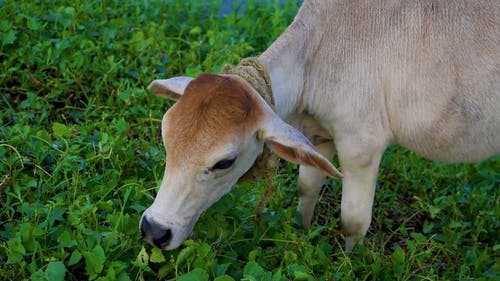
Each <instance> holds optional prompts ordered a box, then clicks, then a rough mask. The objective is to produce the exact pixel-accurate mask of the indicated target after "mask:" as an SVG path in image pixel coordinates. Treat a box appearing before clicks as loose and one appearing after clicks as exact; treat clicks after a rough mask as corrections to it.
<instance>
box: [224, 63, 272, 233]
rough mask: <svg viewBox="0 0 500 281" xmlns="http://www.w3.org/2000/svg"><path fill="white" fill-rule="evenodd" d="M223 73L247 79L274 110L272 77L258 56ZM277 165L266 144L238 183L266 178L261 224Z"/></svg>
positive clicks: (258, 217)
mask: <svg viewBox="0 0 500 281" xmlns="http://www.w3.org/2000/svg"><path fill="white" fill-rule="evenodd" d="M222 73H224V74H234V75H238V76H240V77H241V78H243V79H245V80H246V81H247V82H248V83H249V84H250V85H251V86H252V87H253V88H254V89H255V90H256V91H257V92H258V93H259V94H260V95H261V96H262V98H264V100H265V101H266V102H267V103H268V104H269V106H270V107H271V108H272V109H273V110H274V98H273V90H272V88H271V78H270V77H269V73H268V72H267V70H266V68H265V67H264V66H263V65H262V64H261V63H260V62H259V60H258V59H257V58H256V57H250V58H245V59H242V60H241V61H240V63H239V64H238V66H236V67H235V68H231V66H229V65H227V64H226V65H224V67H223V68H222ZM277 167H278V157H277V156H276V155H275V154H273V153H272V152H271V150H270V149H269V148H268V147H267V146H264V149H263V150H262V154H261V155H259V157H257V159H256V160H255V162H254V164H253V166H252V167H251V168H250V170H248V171H247V172H246V173H245V174H244V175H243V176H242V177H241V178H240V179H239V180H238V183H242V182H248V181H256V180H260V179H262V178H264V180H265V185H266V192H265V194H264V195H263V196H262V198H261V200H260V202H259V204H258V205H257V208H256V209H255V217H256V220H257V223H258V224H259V225H262V214H263V212H264V208H265V206H266V205H267V203H268V202H269V200H270V199H271V197H272V196H273V195H274V193H275V192H276V188H275V187H274V185H273V175H274V173H275V171H276V168H277Z"/></svg>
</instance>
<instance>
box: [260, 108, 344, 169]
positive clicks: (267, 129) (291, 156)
mask: <svg viewBox="0 0 500 281" xmlns="http://www.w3.org/2000/svg"><path fill="white" fill-rule="evenodd" d="M258 136H259V138H260V139H261V140H263V141H264V142H265V143H266V144H267V146H268V147H269V148H270V149H271V150H272V151H273V152H274V153H276V154H277V155H278V156H279V157H281V158H283V159H285V160H288V161H290V162H293V163H297V164H300V165H307V166H313V167H316V168H318V169H320V170H322V171H323V172H325V173H326V174H327V175H328V176H330V177H332V178H335V179H340V178H342V177H343V175H342V173H341V172H339V171H338V170H337V168H335V167H334V166H333V165H332V163H331V162H330V161H329V160H328V159H326V158H325V157H323V156H322V155H321V154H320V153H319V152H317V151H316V150H315V149H314V146H313V145H312V144H311V142H310V141H309V140H308V139H307V138H306V137H305V136H304V135H303V134H302V133H301V132H299V131H298V130H297V129H295V128H294V127H292V126H290V125H288V124H286V123H285V122H283V121H282V120H281V119H279V118H277V117H275V118H273V120H272V121H270V122H267V124H266V125H265V126H264V128H262V129H261V130H260V131H259V133H258Z"/></svg>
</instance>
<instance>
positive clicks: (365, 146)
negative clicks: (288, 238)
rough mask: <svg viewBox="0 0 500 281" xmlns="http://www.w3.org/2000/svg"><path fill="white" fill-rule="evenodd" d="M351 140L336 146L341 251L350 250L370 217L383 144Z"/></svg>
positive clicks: (360, 237) (361, 234)
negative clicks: (339, 183) (344, 238)
mask: <svg viewBox="0 0 500 281" xmlns="http://www.w3.org/2000/svg"><path fill="white" fill-rule="evenodd" d="M374 143H376V142H375V141H373V140H372V142H371V143H370V142H359V139H357V140H356V139H351V140H349V141H346V142H343V143H341V144H340V145H338V146H337V150H338V155H339V161H340V166H341V168H342V173H343V174H344V177H343V179H342V202H341V207H340V208H341V209H340V210H341V221H342V231H343V233H344V235H345V237H346V241H345V250H346V251H348V252H350V251H352V249H353V248H354V246H355V244H356V242H358V241H359V242H362V241H361V239H362V238H363V237H364V236H365V235H366V232H367V231H368V227H369V226H370V223H371V218H372V206H373V199H374V196H375V186H376V181H377V174H378V168H379V164H380V159H381V158H382V154H383V152H384V150H385V145H380V146H377V145H374Z"/></svg>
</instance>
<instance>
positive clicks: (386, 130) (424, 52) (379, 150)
mask: <svg viewBox="0 0 500 281" xmlns="http://www.w3.org/2000/svg"><path fill="white" fill-rule="evenodd" d="M259 60H260V61H261V62H262V64H263V65H264V66H265V67H266V68H267V70H268V71H269V74H270V77H271V80H272V87H273V93H274V99H275V112H276V114H277V115H278V116H279V117H280V118H281V119H282V120H284V121H285V122H288V123H289V124H291V125H293V126H294V127H296V128H298V129H299V130H300V131H302V133H304V134H305V136H306V137H307V138H309V139H310V140H311V141H312V142H313V145H315V146H316V149H317V150H318V151H319V154H321V155H323V157H328V158H331V155H332V152H333V151H334V149H336V150H337V152H338V155H339V160H340V165H341V168H342V171H343V174H344V177H343V179H342V184H343V188H342V205H341V211H342V224H343V228H344V232H345V233H346V236H347V240H346V249H347V250H351V249H352V247H353V246H354V241H355V240H358V238H359V237H363V236H364V235H365V234H366V231H367V229H368V227H369V225H370V221H371V211H372V205H373V199H374V193H375V183H376V179H377V173H378V166H379V163H380V159H381V157H382V154H383V152H384V150H385V148H386V147H387V146H388V145H389V144H391V143H399V144H401V145H403V146H405V147H407V148H409V149H411V150H413V151H415V152H416V153H419V154H420V155H422V156H425V157H427V158H430V159H434V160H441V161H449V162H468V161H476V160H480V159H484V158H486V157H488V156H491V155H494V154H496V153H499V151H500V110H499V109H500V5H499V3H498V0H492V1H468V0H463V1H458V0H457V1H437V2H436V1H384V0H379V1H350V0H343V1H322V0H321V1H320V0H310V1H307V0H306V1H304V3H303V5H302V7H301V9H300V11H299V13H298V15H297V17H296V18H295V20H294V22H293V23H292V24H291V25H290V27H288V29H287V30H286V31H285V32H284V33H283V34H282V35H281V36H280V37H279V38H278V39H277V40H276V41H275V42H274V43H273V44H272V45H271V46H270V47H269V48H268V49H267V50H266V51H265V52H264V53H263V54H262V55H261V56H260V57H259ZM166 87H167V88H168V85H167V86H166ZM175 87H177V86H174V88H175ZM267 120H268V121H272V120H273V119H272V118H271V119H269V118H268V119H267ZM273 122H274V121H273ZM273 124H276V123H273ZM273 124H268V126H269V125H272V126H274V125H273ZM272 126H271V127H272ZM274 127H275V128H276V130H278V129H280V128H282V127H283V126H274ZM214 137H216V136H214ZM247 137H249V138H251V137H252V136H247ZM315 140H317V141H315ZM259 145H261V144H259ZM308 145H309V147H311V146H310V144H308ZM259 147H260V146H259ZM252 151H253V153H255V152H256V151H257V149H252ZM252 159H254V157H248V158H247V160H246V161H250V160H252ZM245 163H246V162H245ZM247 166H248V167H249V165H248V163H246V164H245V167H247ZM240 172H241V171H240ZM193 173H194V172H193V171H191V170H183V171H178V172H177V173H175V176H176V177H182V178H183V180H184V181H188V180H189V181H194V179H196V178H197V177H196V174H193ZM167 174H168V176H167V177H173V176H174V175H173V174H174V172H172V171H168V169H167ZM237 174H238V173H233V174H232V175H233V176H232V178H231V180H230V181H228V182H226V183H225V184H224V187H223V188H220V192H219V191H217V194H215V195H212V196H209V194H205V193H204V192H203V191H197V192H195V193H196V196H193V197H190V196H187V195H182V194H181V197H182V198H184V200H183V201H182V202H181V203H178V202H177V203H176V202H172V201H173V199H172V198H174V197H179V195H178V194H167V192H166V191H164V190H165V189H166V188H165V186H166V185H171V184H172V185H184V186H190V188H194V187H195V186H198V185H199V184H200V182H192V183H190V184H187V183H166V181H168V179H167V180H164V183H162V188H161V189H160V193H159V195H158V197H157V198H156V200H155V203H154V204H153V206H152V207H151V209H152V210H153V211H154V213H157V214H158V215H157V216H158V217H161V216H164V217H169V218H171V219H172V218H174V217H176V219H179V218H178V217H179V216H181V213H180V211H178V210H179V208H181V206H187V207H182V209H183V210H184V211H183V212H187V213H189V212H190V210H191V209H190V208H191V207H192V206H194V205H196V207H195V208H194V209H196V212H195V214H191V213H189V217H190V218H191V219H188V220H185V221H183V222H179V225H181V224H182V223H186V224H187V225H189V231H190V229H191V228H192V223H191V221H192V218H195V217H196V218H197V216H199V214H200V212H201V211H202V210H204V209H206V208H207V207H208V206H209V205H211V204H212V203H213V202H214V200H216V199H217V198H219V197H220V196H221V194H222V193H224V192H227V191H229V189H230V186H229V185H232V184H234V183H235V182H236V180H237V178H234V176H235V175H237ZM324 178H325V173H323V172H318V170H316V168H313V167H301V168H300V174H299V191H300V194H301V198H300V203H299V210H300V212H301V213H302V215H303V218H304V221H303V222H304V225H306V226H309V225H310V223H311V218H312V214H313V212H314V205H315V201H316V199H317V196H318V192H319V189H320V187H321V185H322V183H323V180H324ZM215 182H216V181H214V182H211V183H210V185H211V186H208V187H207V188H211V187H212V185H213V184H215ZM183 192H188V193H189V192H194V191H193V190H190V189H189V188H188V190H184V191H183ZM187 198H189V200H188V199H187ZM194 201H196V202H194ZM172 206H177V207H175V208H173V209H172ZM199 206H203V207H202V208H201V209H200V208H199ZM172 210H176V211H172ZM200 210H201V211H200ZM153 211H148V212H146V215H149V214H150V213H152V212H153ZM172 212H173V213H172ZM155 219H156V218H155ZM158 219H159V220H160V218H158ZM171 219H169V220H167V221H168V222H170V224H172V225H173V224H175V223H174V222H171V221H170V220H171ZM187 232H188V231H187V230H183V231H182V233H183V236H182V237H181V238H182V239H184V238H185V237H184V236H185V235H184V233H187ZM181 238H176V239H178V240H176V241H180V240H182V239H181ZM175 246H177V242H176V243H175V244H173V245H172V247H175Z"/></svg>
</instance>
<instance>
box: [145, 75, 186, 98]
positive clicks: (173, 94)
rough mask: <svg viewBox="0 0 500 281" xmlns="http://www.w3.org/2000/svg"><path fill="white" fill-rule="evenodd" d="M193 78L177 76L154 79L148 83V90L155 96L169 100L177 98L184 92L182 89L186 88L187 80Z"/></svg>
mask: <svg viewBox="0 0 500 281" xmlns="http://www.w3.org/2000/svg"><path fill="white" fill-rule="evenodd" d="M193 79H194V78H191V77H186V76H179V77H173V78H169V79H159V80H154V81H153V82H151V84H149V86H148V90H150V91H151V92H152V93H153V94H155V95H156V96H159V97H162V98H165V99H170V100H178V99H179V98H180V97H181V96H182V95H183V94H184V90H186V87H187V85H188V84H189V82H191V80H193Z"/></svg>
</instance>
